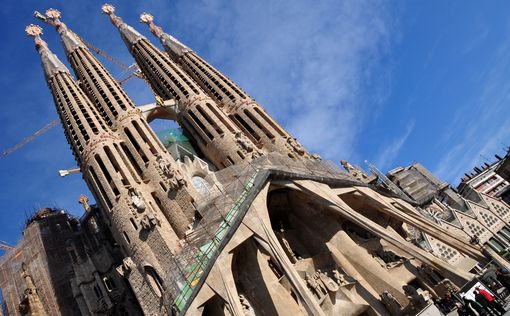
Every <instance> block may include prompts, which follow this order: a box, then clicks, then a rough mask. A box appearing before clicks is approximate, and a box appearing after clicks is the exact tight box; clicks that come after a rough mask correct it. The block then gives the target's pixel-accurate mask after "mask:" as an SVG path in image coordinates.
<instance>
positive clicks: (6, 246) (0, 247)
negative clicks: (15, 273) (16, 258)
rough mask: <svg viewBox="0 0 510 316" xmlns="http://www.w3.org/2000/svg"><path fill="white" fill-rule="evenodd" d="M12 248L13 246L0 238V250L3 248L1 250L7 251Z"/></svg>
mask: <svg viewBox="0 0 510 316" xmlns="http://www.w3.org/2000/svg"><path fill="white" fill-rule="evenodd" d="M12 249H14V247H13V246H11V245H9V244H8V243H6V242H5V241H1V240H0V250H3V251H9V250H12Z"/></svg>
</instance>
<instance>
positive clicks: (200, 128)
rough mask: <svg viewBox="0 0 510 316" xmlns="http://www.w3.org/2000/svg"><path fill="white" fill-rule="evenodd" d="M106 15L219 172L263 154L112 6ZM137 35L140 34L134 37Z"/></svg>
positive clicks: (105, 11) (107, 5)
mask: <svg viewBox="0 0 510 316" xmlns="http://www.w3.org/2000/svg"><path fill="white" fill-rule="evenodd" d="M102 9H103V13H105V14H107V15H109V16H110V19H111V21H112V23H113V24H114V25H115V26H116V27H117V28H118V29H119V32H120V34H121V36H122V38H123V39H124V42H125V43H126V45H127V46H128V49H129V51H130V52H131V54H132V55H133V57H134V58H135V60H136V62H137V63H138V65H139V66H140V69H141V70H142V72H143V73H144V75H145V77H146V78H147V79H148V81H149V83H150V84H151V86H152V89H153V90H154V91H155V92H156V93H157V94H158V95H159V96H161V97H162V98H163V99H165V100H169V99H175V100H176V101H177V102H178V104H179V109H178V110H179V113H178V115H177V120H178V123H179V124H180V125H181V126H183V128H184V129H186V130H187V131H188V132H189V134H191V135H192V137H193V139H194V140H195V142H196V143H197V144H198V146H199V148H200V149H201V151H202V152H203V153H204V155H205V156H206V157H207V158H208V159H209V160H210V161H211V162H212V163H213V164H214V165H215V166H216V167H217V168H219V169H221V168H225V167H228V166H230V165H233V164H236V163H238V162H241V161H247V160H250V159H252V158H253V157H257V156H259V155H260V152H259V150H258V149H257V148H256V147H255V146H254V145H253V143H252V142H251V141H250V140H249V139H248V138H246V137H245V136H244V135H243V134H242V132H241V131H240V130H239V129H238V128H237V127H236V126H235V125H234V124H233V123H232V122H231V121H230V120H229V119H228V117H227V116H226V115H225V114H224V113H223V112H222V111H221V110H220V109H219V108H218V106H217V104H216V103H215V102H214V100H212V99H211V98H210V97H209V96H207V94H205V93H204V92H203V90H202V89H201V88H200V87H199V85H197V84H196V83H195V82H194V81H193V79H192V78H190V77H189V76H188V75H187V74H186V73H185V72H184V71H183V70H182V69H181V68H180V67H179V66H178V65H177V64H175V63H174V62H173V61H172V60H171V59H170V58H169V57H168V56H167V55H166V54H164V53H162V52H161V51H160V50H159V49H157V48H156V47H155V46H154V45H153V44H151V43H150V42H149V41H148V40H147V39H146V38H144V37H143V36H141V35H139V36H138V35H137V36H134V35H133V34H139V33H137V32H136V31H134V30H133V29H132V28H131V27H129V26H127V25H126V24H125V23H124V22H122V20H121V19H120V18H119V17H118V16H116V15H115V13H114V12H115V9H114V7H113V6H111V5H109V4H105V5H104V6H103V8H102ZM134 32H136V33H134Z"/></svg>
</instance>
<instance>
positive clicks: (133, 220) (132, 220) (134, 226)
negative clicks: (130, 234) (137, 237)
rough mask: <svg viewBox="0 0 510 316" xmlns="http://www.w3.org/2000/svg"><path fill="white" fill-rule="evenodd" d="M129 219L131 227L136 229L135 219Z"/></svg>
mask: <svg viewBox="0 0 510 316" xmlns="http://www.w3.org/2000/svg"><path fill="white" fill-rule="evenodd" d="M129 221H130V222H131V225H133V228H134V229H135V230H138V225H136V222H135V219H134V218H132V217H131V218H129Z"/></svg>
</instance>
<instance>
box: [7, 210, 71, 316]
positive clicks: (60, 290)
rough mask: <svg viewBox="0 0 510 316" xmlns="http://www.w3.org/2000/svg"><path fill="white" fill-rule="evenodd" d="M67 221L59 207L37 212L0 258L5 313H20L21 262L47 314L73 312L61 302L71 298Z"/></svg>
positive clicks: (22, 292) (69, 234)
mask: <svg viewBox="0 0 510 316" xmlns="http://www.w3.org/2000/svg"><path fill="white" fill-rule="evenodd" d="M43 214H44V215H43ZM69 220H70V218H69V216H68V215H67V214H65V213H62V212H61V211H60V210H55V209H43V210H41V211H39V212H38V213H36V214H35V215H34V216H33V217H31V219H30V220H28V221H27V227H26V228H25V230H24V232H23V238H22V240H21V241H20V242H19V243H18V245H16V247H14V248H12V249H10V250H8V251H7V252H6V253H5V254H4V255H3V256H2V257H0V289H1V291H2V296H3V299H4V304H5V310H4V311H3V312H4V314H5V316H7V315H9V316H13V315H21V313H20V310H19V307H20V303H22V302H23V300H24V291H25V288H26V284H25V281H24V280H23V278H22V276H21V271H22V269H21V267H22V264H23V263H25V265H26V267H27V271H28V272H29V273H30V275H31V276H32V278H33V280H34V283H35V286H36V288H37V293H38V295H39V297H40V299H41V301H42V303H43V306H44V307H45V309H46V312H47V313H48V315H72V314H73V310H72V309H71V308H68V309H67V307H66V306H70V305H71V304H69V303H67V304H62V303H63V301H67V300H69V301H72V300H73V297H72V290H71V286H70V283H69V275H68V272H69V269H70V268H71V267H72V265H71V264H70V259H69V256H68V254H67V251H66V247H65V242H66V240H67V239H69V238H71V237H72V234H73V231H72V228H71V227H70V225H69ZM71 307H72V306H71ZM76 308H77V307H76Z"/></svg>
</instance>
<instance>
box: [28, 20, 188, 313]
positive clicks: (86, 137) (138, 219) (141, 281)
mask: <svg viewBox="0 0 510 316" xmlns="http://www.w3.org/2000/svg"><path fill="white" fill-rule="evenodd" d="M26 31H27V33H28V34H29V35H30V36H32V37H34V38H35V42H36V48H37V51H38V52H39V54H40V55H41V60H42V63H43V69H44V72H45V76H46V81H47V83H48V86H49V88H50V90H51V93H52V95H53V98H54V100H55V105H56V107H57V112H58V113H59V116H60V118H61V120H62V125H63V126H64V130H65V135H66V137H67V140H68V141H69V143H70V144H71V147H72V149H73V152H74V154H75V156H76V159H77V161H78V163H79V164H80V169H81V172H82V174H83V178H84V180H85V182H86V183H87V186H88V187H89V189H90V190H91V192H92V194H93V195H94V198H95V200H96V201H97V202H98V203H99V204H100V205H101V209H102V210H103V211H104V212H103V214H104V215H105V217H106V218H107V222H108V223H109V225H110V226H111V228H112V229H111V231H112V233H113V235H114V238H115V240H116V241H117V242H118V243H119V245H120V248H121V250H122V252H123V254H124V256H125V257H126V258H125V259H124V262H125V265H123V266H122V267H121V268H120V269H121V270H123V271H124V274H125V275H126V277H127V279H128V281H129V282H130V283H131V286H132V288H137V289H138V291H137V292H136V293H135V295H137V298H138V300H139V301H143V300H148V301H151V302H156V301H159V300H160V297H161V295H164V294H165V293H162V294H161V293H160V294H158V293H155V292H154V291H153V290H151V289H150V285H147V282H145V280H146V277H147V276H146V275H145V274H146V272H144V271H149V270H150V273H151V275H154V274H157V275H158V278H161V279H166V278H167V274H168V273H171V272H169V271H168V267H170V266H172V264H173V263H174V258H173V255H174V254H175V253H176V252H178V251H180V249H181V242H180V240H179V236H178V234H181V235H182V234H183V230H185V229H186V224H187V221H186V217H185V216H182V215H179V213H178V210H173V211H174V212H173V213H172V214H176V217H175V218H174V221H173V222H172V224H173V226H170V224H169V221H166V220H164V219H163V217H164V215H163V210H162V209H161V204H160V203H158V198H157V196H155V195H153V194H152V191H151V189H150V187H148V186H147V185H146V184H145V183H144V182H143V181H140V179H139V178H140V177H139V176H138V175H137V174H136V172H135V170H134V169H135V168H134V166H133V163H132V159H131V158H129V157H128V156H129V152H126V151H124V150H123V148H125V147H126V144H125V143H124V141H123V140H122V138H121V137H120V136H119V135H118V134H117V133H115V132H113V131H111V130H110V129H109V128H108V126H107V125H106V123H105V122H104V121H103V119H102V117H101V116H100V115H99V114H98V113H97V111H96V109H95V107H94V105H93V104H92V103H91V102H90V100H89V99H88V98H87V97H86V95H85V93H84V92H83V91H82V90H81V88H80V87H79V86H78V84H77V83H76V82H75V80H74V79H73V78H72V77H71V75H70V74H69V71H68V70H67V69H66V68H65V67H64V66H63V64H62V63H61V62H60V61H59V60H58V58H57V57H56V56H55V55H54V54H53V53H52V52H51V51H50V50H49V49H48V46H47V44H46V43H45V42H44V41H43V40H42V39H41V37H40V36H41V34H42V30H41V28H40V27H38V26H35V25H30V26H28V27H27V28H26ZM181 212H182V210H181ZM154 245H157V247H153V246H154ZM147 267H150V269H148V268H147ZM161 291H164V289H162V290H161ZM151 311H153V310H151ZM147 314H150V313H149V312H147ZM158 314H161V313H158Z"/></svg>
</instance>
